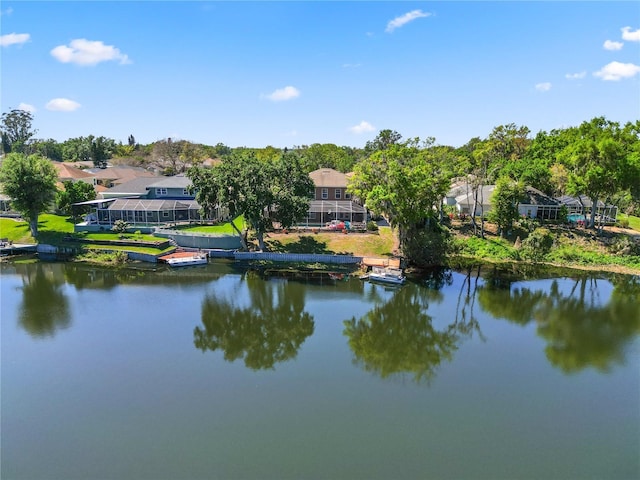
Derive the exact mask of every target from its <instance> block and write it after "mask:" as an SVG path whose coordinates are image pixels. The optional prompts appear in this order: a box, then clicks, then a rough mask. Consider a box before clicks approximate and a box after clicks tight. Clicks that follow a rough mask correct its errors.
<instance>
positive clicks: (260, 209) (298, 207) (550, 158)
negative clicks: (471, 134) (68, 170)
mask: <svg viewBox="0 0 640 480" xmlns="http://www.w3.org/2000/svg"><path fill="white" fill-rule="evenodd" d="M32 121H33V117H32V114H30V113H28V112H23V111H20V110H11V111H10V112H7V113H4V114H3V115H2V124H1V125H0V131H1V133H2V150H3V161H2V166H1V167H0V183H1V188H2V193H3V194H4V195H6V196H8V197H11V201H12V206H13V208H14V209H16V210H18V211H19V212H20V213H21V215H22V218H23V219H24V220H25V221H26V222H27V223H26V226H27V228H26V229H23V231H22V232H21V233H20V232H18V233H20V235H18V234H16V235H14V230H13V228H12V227H11V226H10V224H7V223H6V221H5V220H3V222H2V224H1V225H0V226H1V227H2V234H1V235H2V237H4V238H13V237H14V236H21V237H22V238H26V237H29V236H30V237H31V238H33V239H34V240H35V239H37V241H38V242H43V243H45V242H46V243H54V244H60V243H61V242H62V243H63V242H64V241H65V238H64V237H65V235H67V236H68V235H72V234H73V227H72V222H73V221H75V220H76V219H74V218H72V217H71V214H72V213H73V214H78V210H76V211H71V209H70V205H71V204H73V203H77V202H78V201H86V200H90V199H92V198H95V192H92V191H89V190H90V189H87V188H86V187H85V188H79V187H78V188H76V186H74V185H71V184H67V185H63V188H60V185H57V184H56V178H55V174H54V173H53V171H52V169H51V168H50V166H51V164H52V163H51V161H54V162H60V161H89V162H91V163H92V164H93V165H94V166H99V167H106V166H107V165H118V164H127V165H135V166H141V167H144V168H149V169H153V170H155V171H157V172H161V173H162V174H164V175H175V174H178V173H184V174H186V175H187V176H188V177H189V179H190V180H191V181H192V185H193V186H192V192H193V194H194V195H195V197H196V199H197V200H198V202H199V204H200V205H201V207H202V209H203V212H211V211H213V210H215V209H221V208H222V209H225V210H226V211H227V212H228V213H229V215H230V216H231V217H237V216H242V217H243V218H244V223H243V226H244V228H242V227H240V226H239V225H238V224H233V225H229V226H230V227H231V229H232V230H233V231H235V232H236V233H237V234H240V236H241V238H242V241H243V242H244V248H259V249H262V250H267V249H270V250H277V251H280V250H283V249H287V248H291V249H296V250H298V251H301V250H302V249H311V250H323V249H325V250H327V251H333V252H335V253H343V252H346V253H353V254H367V252H369V250H368V248H369V247H364V246H356V245H357V243H356V240H355V239H356V238H357V237H356V236H355V235H353V236H351V235H349V236H346V238H345V239H344V243H345V245H344V246H337V247H333V246H331V242H330V240H329V238H327V239H323V238H322V237H321V236H319V234H318V235H306V236H304V235H303V236H302V237H300V238H299V239H298V240H297V241H295V242H291V241H286V240H284V239H281V238H276V237H274V235H275V234H274V233H273V232H272V227H273V222H274V221H275V222H277V223H278V224H279V225H280V226H281V227H283V228H286V229H290V227H293V226H294V225H295V224H296V223H298V222H299V221H300V220H301V219H302V218H304V216H305V215H306V212H307V210H308V206H309V201H310V197H311V195H312V192H313V185H312V182H310V180H309V177H308V174H309V173H310V172H311V171H313V170H315V169H318V168H325V167H326V168H334V169H337V170H339V171H342V172H345V173H346V172H350V173H351V174H350V179H351V180H350V184H349V187H348V193H349V194H350V195H351V196H352V197H353V198H357V199H358V200H359V201H360V202H361V203H362V204H363V205H365V206H366V208H367V209H368V210H369V211H370V212H371V213H372V214H373V215H374V216H377V217H380V218H383V219H385V220H386V221H387V222H388V224H389V225H390V226H391V229H392V231H393V232H394V235H395V238H396V239H397V245H395V244H392V245H390V246H388V247H387V246H385V247H371V251H375V252H377V253H376V255H384V254H385V251H386V254H389V255H391V254H399V255H402V256H403V257H404V258H405V260H406V262H407V264H408V265H410V266H413V267H418V268H420V267H428V266H430V265H438V264H443V263H447V261H449V259H451V258H454V257H465V256H470V257H476V258H482V259H483V260H500V261H527V262H556V263H562V264H567V263H571V264H576V265H585V266H591V267H594V266H603V265H609V266H619V267H620V268H628V269H636V268H637V267H638V253H639V252H638V236H637V235H635V234H632V233H630V232H632V230H630V229H633V228H635V229H637V228H638V224H639V223H640V220H638V217H639V216H640V121H635V122H627V123H626V124H624V125H621V124H619V123H617V122H614V121H610V120H608V119H606V118H603V117H597V118H594V119H592V120H589V121H585V122H583V123H582V124H580V125H579V126H577V127H568V128H562V129H555V130H552V131H550V132H546V131H541V132H538V133H537V134H535V135H532V134H531V132H530V130H529V129H528V128H527V127H526V126H517V125H515V124H506V125H500V126H497V127H495V128H494V129H493V130H492V131H491V132H490V133H489V135H488V136H487V137H486V138H479V137H477V138H472V139H470V140H469V141H468V142H467V143H466V144H465V145H463V146H461V147H453V146H446V145H438V144H437V143H436V140H435V139H434V138H430V137H427V138H425V139H420V138H410V139H403V138H402V135H400V134H399V133H397V132H395V131H393V130H382V131H380V132H379V134H378V135H377V137H376V138H375V139H374V140H372V141H369V142H367V143H366V145H365V146H364V147H363V148H352V147H340V146H336V145H332V144H313V145H301V146H294V147H292V148H290V149H288V148H285V149H279V148H274V147H265V148H246V147H242V148H231V147H227V146H225V145H223V144H217V145H215V146H207V145H201V144H195V143H192V142H188V141H184V140H171V139H165V140H161V141H158V142H154V143H153V144H150V145H140V144H138V143H137V142H136V141H135V138H134V137H133V135H130V136H129V138H128V139H127V142H126V144H123V143H121V142H116V141H115V140H112V139H108V138H105V137H101V136H89V137H78V138H72V139H69V140H67V141H65V142H62V143H59V142H56V141H54V140H51V139H48V140H42V139H36V138H35V133H36V131H35V130H34V129H33V128H32ZM205 160H206V161H205ZM454 181H458V182H463V183H464V184H465V185H466V188H467V189H468V191H470V192H471V193H472V197H473V205H472V208H471V211H470V212H469V213H468V215H466V216H464V217H462V218H460V216H458V213H459V212H457V211H455V210H452V209H450V208H449V207H447V206H446V205H445V203H444V200H443V199H444V198H445V195H446V194H447V192H448V191H449V189H450V188H451V185H452V182H454ZM486 185H496V187H495V190H494V192H493V194H492V196H491V198H490V202H491V205H492V209H491V211H490V212H489V213H488V214H485V213H484V212H483V210H482V209H483V203H484V204H486V203H487V200H488V199H486V198H485V199H483V198H482V192H483V187H484V186H486ZM525 188H534V189H536V190H537V191H539V192H541V193H542V194H544V195H547V196H550V197H559V196H561V195H571V196H574V197H577V198H579V199H580V200H581V201H582V200H583V199H585V200H588V201H589V204H590V205H592V207H590V208H591V210H590V212H588V214H587V215H586V218H585V219H584V225H582V228H579V229H577V228H567V226H566V225H567V222H566V220H567V218H566V212H564V213H561V214H560V215H559V216H558V217H556V218H554V220H553V221H544V222H542V223H536V220H535V219H529V218H522V217H521V216H520V214H519V212H518V208H517V205H518V203H519V202H521V201H522V197H523V195H524V192H525ZM603 203H605V204H607V205H613V206H615V207H616V208H617V209H618V211H620V212H622V214H620V215H619V218H618V224H617V227H622V228H621V229H618V230H616V229H615V228H614V227H607V228H605V222H604V221H603V218H604V216H603V215H602V214H598V205H601V204H603ZM54 212H55V213H58V214H60V215H64V218H65V219H66V218H68V219H69V221H66V220H65V223H64V225H62V224H60V225H56V226H55V227H53V228H52V227H51V226H50V225H48V222H49V221H52V220H51V218H52V217H49V216H47V215H45V214H50V213H54ZM43 220H44V221H43ZM12 221H13V220H12ZM16 228H18V229H19V228H23V227H16ZM73 235H78V234H73ZM85 235H86V237H85V238H86V239H88V240H90V239H91V238H92V237H91V235H107V234H85ZM127 235H130V236H132V238H133V237H135V238H138V239H140V241H143V239H144V238H145V237H144V236H143V235H139V234H138V235H136V234H133V233H131V232H127ZM369 236H372V235H369ZM364 237H366V235H363V238H364ZM382 237H383V235H379V236H378V237H377V238H378V239H381V238H382ZM290 238H292V237H290ZM332 238H333V239H335V238H337V236H336V235H333V237H332ZM347 238H348V239H349V240H348V241H346V239H347ZM146 240H149V239H146ZM252 242H253V243H254V245H252ZM86 245H89V247H88V248H91V247H90V243H89V242H87V243H86ZM352 245H353V246H352ZM358 248H363V249H367V252H364V251H363V252H356V251H352V250H354V249H358ZM595 268H597V267H595Z"/></svg>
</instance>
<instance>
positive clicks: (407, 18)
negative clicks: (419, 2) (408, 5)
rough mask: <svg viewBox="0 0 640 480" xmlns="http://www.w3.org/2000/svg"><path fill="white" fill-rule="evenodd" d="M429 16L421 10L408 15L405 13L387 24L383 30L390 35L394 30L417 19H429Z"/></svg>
mask: <svg viewBox="0 0 640 480" xmlns="http://www.w3.org/2000/svg"><path fill="white" fill-rule="evenodd" d="M430 16H431V14H430V13H428V12H423V11H422V10H412V11H410V12H408V13H405V14H404V15H401V16H399V17H396V18H394V19H393V20H391V21H390V22H389V23H387V28H386V29H385V32H387V33H391V32H393V31H394V30H395V29H396V28H400V27H402V26H404V25H406V24H407V23H409V22H412V21H414V20H416V19H418V18H423V17H430Z"/></svg>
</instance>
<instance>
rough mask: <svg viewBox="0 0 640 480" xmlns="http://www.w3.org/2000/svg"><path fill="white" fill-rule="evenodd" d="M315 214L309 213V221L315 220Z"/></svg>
mask: <svg viewBox="0 0 640 480" xmlns="http://www.w3.org/2000/svg"><path fill="white" fill-rule="evenodd" d="M315 218H316V212H309V220H315Z"/></svg>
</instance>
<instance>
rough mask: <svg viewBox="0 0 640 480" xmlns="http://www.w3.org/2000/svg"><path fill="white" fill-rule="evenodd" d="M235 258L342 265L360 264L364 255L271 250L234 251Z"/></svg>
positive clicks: (240, 259) (241, 259)
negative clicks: (274, 251) (277, 251)
mask: <svg viewBox="0 0 640 480" xmlns="http://www.w3.org/2000/svg"><path fill="white" fill-rule="evenodd" d="M233 256H234V258H235V259H236V260H239V261H255V260H264V261H270V262H300V263H333V264H341V265H349V264H352V265H353V264H358V263H360V262H362V258H363V257H354V256H351V255H323V254H320V253H309V254H307V253H270V252H234V254H233Z"/></svg>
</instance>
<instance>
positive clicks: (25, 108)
mask: <svg viewBox="0 0 640 480" xmlns="http://www.w3.org/2000/svg"><path fill="white" fill-rule="evenodd" d="M18 110H23V111H25V112H29V113H34V112H35V111H36V107H34V106H33V105H29V104H28V103H21V104H20V105H18Z"/></svg>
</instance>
